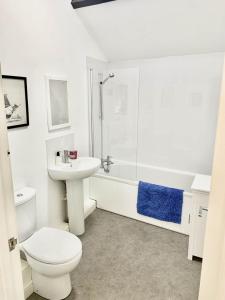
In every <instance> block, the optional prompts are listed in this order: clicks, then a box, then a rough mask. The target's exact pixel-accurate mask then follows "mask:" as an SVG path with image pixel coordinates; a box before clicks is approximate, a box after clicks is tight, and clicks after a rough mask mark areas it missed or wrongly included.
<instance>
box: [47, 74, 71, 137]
mask: <svg viewBox="0 0 225 300" xmlns="http://www.w3.org/2000/svg"><path fill="white" fill-rule="evenodd" d="M46 78H47V80H46V81H47V102H48V128H49V131H52V130H57V129H61V128H65V127H70V121H69V106H68V91H67V79H66V78H62V77H61V78H60V77H55V76H46Z"/></svg>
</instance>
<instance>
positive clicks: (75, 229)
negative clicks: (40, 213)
mask: <svg viewBox="0 0 225 300" xmlns="http://www.w3.org/2000/svg"><path fill="white" fill-rule="evenodd" d="M100 165H101V161H100V159H98V158H94V157H79V158H78V159H76V160H74V161H71V162H70V164H68V163H61V164H60V165H51V166H49V167H48V173H49V175H50V177H51V178H52V179H53V180H63V181H66V190H67V206H68V217H69V228H70V232H72V233H74V234H75V235H81V234H83V233H84V231H85V228H84V196H83V179H85V178H88V177H90V176H92V175H93V174H94V173H95V172H96V171H97V170H98V169H99V168H100Z"/></svg>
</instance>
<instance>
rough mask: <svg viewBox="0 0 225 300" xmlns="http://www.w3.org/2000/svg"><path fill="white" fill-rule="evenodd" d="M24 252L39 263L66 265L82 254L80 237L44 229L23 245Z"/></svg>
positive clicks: (56, 230)
mask: <svg viewBox="0 0 225 300" xmlns="http://www.w3.org/2000/svg"><path fill="white" fill-rule="evenodd" d="M22 247H23V249H24V251H25V252H26V253H27V254H28V255H29V256H31V257H32V258H33V259H36V260H37V261H39V262H42V263H46V264H51V265H57V264H65V263H67V262H69V261H71V260H73V259H75V258H76V257H77V256H80V255H81V253H82V244H81V241H80V240H79V238H78V237H76V236H75V235H73V234H72V233H70V232H66V231H63V230H59V229H55V228H49V227H43V228H41V229H40V230H38V231H37V232H35V233H34V234H33V235H32V236H31V237H30V238H28V239H27V240H26V241H24V242H23V243H22Z"/></svg>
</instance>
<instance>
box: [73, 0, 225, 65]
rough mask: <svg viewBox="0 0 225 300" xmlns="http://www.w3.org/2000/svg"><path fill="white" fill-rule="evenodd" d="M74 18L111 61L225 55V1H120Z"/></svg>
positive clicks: (92, 8) (88, 10)
mask: <svg viewBox="0 0 225 300" xmlns="http://www.w3.org/2000/svg"><path fill="white" fill-rule="evenodd" d="M74 13H77V14H78V15H79V16H80V18H81V20H82V21H83V23H84V24H85V26H86V28H87V29H88V31H89V32H90V34H91V35H92V36H93V37H94V38H95V40H96V42H97V43H98V45H99V46H100V47H101V48H102V50H103V51H104V53H105V55H106V56H107V57H108V59H109V60H110V61H116V60H129V59H142V58H152V57H161V56H169V55H185V54H196V53H207V52H219V51H225V0H116V1H113V2H108V3H104V4H101V5H95V6H89V7H85V8H81V9H78V10H76V11H75V12H74Z"/></svg>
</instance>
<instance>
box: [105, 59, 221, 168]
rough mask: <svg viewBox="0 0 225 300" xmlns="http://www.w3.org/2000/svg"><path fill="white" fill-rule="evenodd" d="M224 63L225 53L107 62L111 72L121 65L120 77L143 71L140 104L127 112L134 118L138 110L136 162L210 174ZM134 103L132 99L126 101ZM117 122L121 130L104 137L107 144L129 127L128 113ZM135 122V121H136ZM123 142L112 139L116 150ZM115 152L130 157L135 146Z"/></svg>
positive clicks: (124, 138)
mask: <svg viewBox="0 0 225 300" xmlns="http://www.w3.org/2000/svg"><path fill="white" fill-rule="evenodd" d="M222 66H223V54H222V53H214V54H202V55H188V56H177V57H165V58H160V59H152V60H141V61H129V62H118V63H112V64H110V65H109V70H113V71H114V72H115V75H117V71H116V69H118V74H119V76H120V73H121V68H122V69H127V68H128V67H138V68H139V69H140V87H139V89H140V90H139V106H138V105H136V106H135V105H134V106H133V113H131V112H129V115H130V117H131V116H132V115H133V116H134V113H135V111H137V110H139V114H138V144H137V162H138V163H143V164H149V165H153V166H159V167H166V168H172V169H178V170H184V171H189V172H194V173H196V172H197V173H205V174H209V173H211V166H212V156H213V146H214V139H215V130H216V121H217V110H218V100H219V94H220V83H221V75H222ZM137 80H138V79H137ZM112 84H113V83H112ZM117 84H118V83H117ZM132 88H134V89H135V90H134V91H133V93H137V85H135V84H134V83H133V84H132ZM105 100H106V99H105ZM130 101H131V102H132V98H131V97H130V98H129V99H128V103H130ZM111 105H112V102H107V101H105V106H108V107H109V106H111ZM105 109H106V108H105ZM109 111H110V113H111V115H112V116H111V119H115V118H116V117H117V116H116V113H115V112H116V109H115V108H114V109H113V108H112V107H111V109H110V110H109ZM127 113H128V112H127ZM119 121H120V122H119V123H118V122H117V125H116V126H117V128H112V129H111V130H109V132H108V133H107V134H106V135H105V143H106V139H107V138H108V137H109V136H111V135H113V134H114V132H116V131H117V132H118V135H120V134H121V132H122V131H123V130H124V127H125V128H126V129H127V128H128V127H127V126H126V118H125V117H124V118H121V119H120V120H119ZM136 121H137V120H135V118H133V119H132V122H133V123H134V124H135V122H136ZM112 125H113V123H112V122H111V126H112ZM134 128H135V127H134V126H133V127H130V130H128V131H126V136H124V137H123V140H124V141H126V140H127V139H129V136H131V135H133V136H135V135H136V131H135V129H134ZM121 143H122V142H118V143H117V141H115V140H114V144H113V148H114V149H116V147H117V148H119V147H121ZM114 152H115V151H114ZM132 152H134V150H133V151H132ZM111 154H113V153H111ZM116 154H117V156H116V158H117V159H123V160H124V159H125V158H124V157H127V160H130V154H131V149H127V153H123V152H120V155H118V151H117V152H116Z"/></svg>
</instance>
